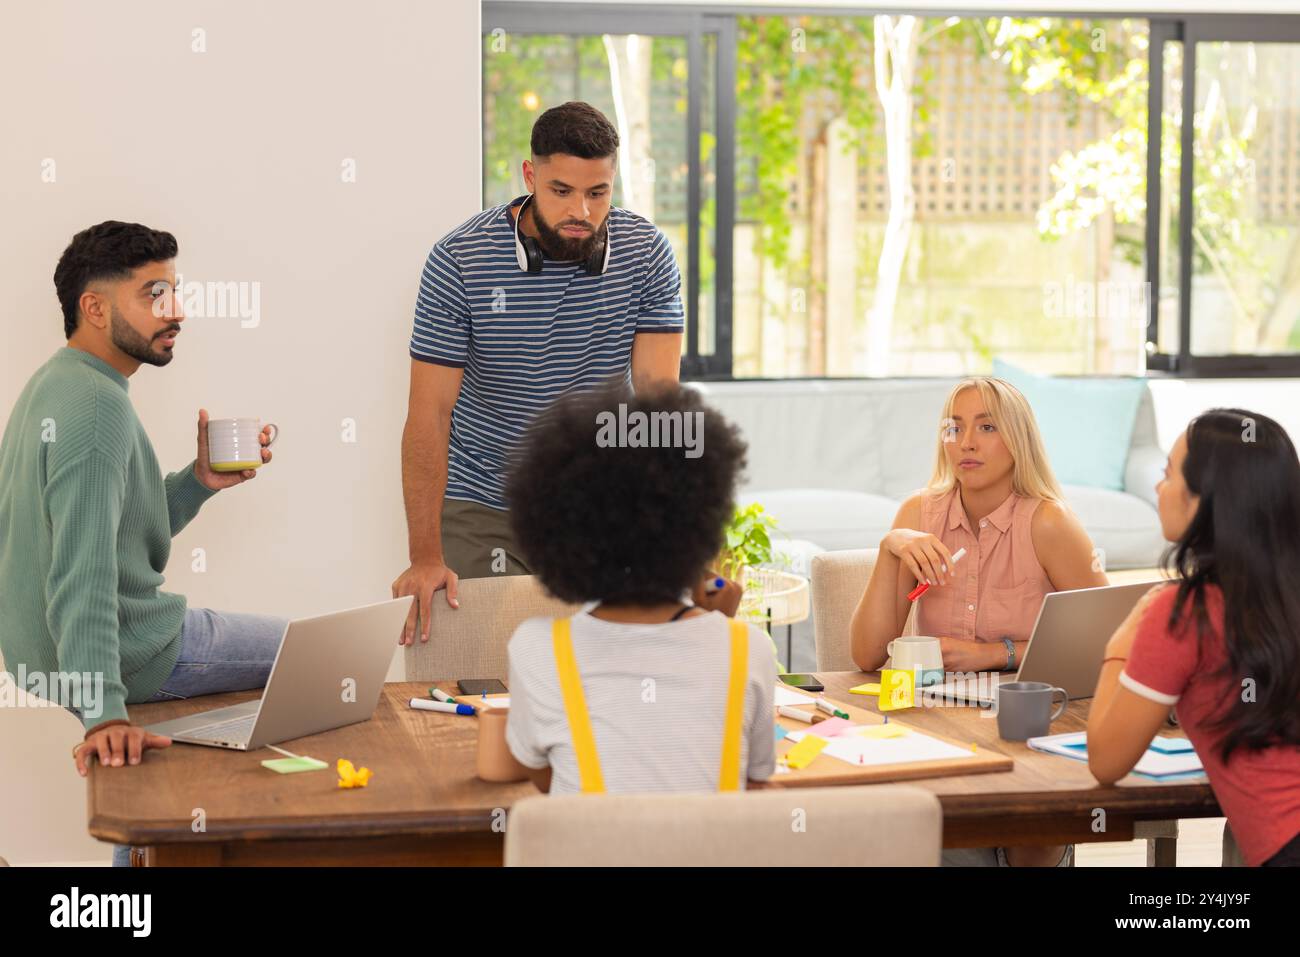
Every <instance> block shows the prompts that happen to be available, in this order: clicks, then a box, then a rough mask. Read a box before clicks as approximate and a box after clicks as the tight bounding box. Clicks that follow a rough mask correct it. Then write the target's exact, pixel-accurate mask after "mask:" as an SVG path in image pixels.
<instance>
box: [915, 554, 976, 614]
mask: <svg viewBox="0 0 1300 957" xmlns="http://www.w3.org/2000/svg"><path fill="white" fill-rule="evenodd" d="M965 556H966V549H964V548H959V549H957V550H956V551H955V552H953V553H952V562H951V564H953V565H956V564H957V563H958V562H959V561H961V560H962V559H963V558H964V557H965ZM943 570H944V571H947V570H948V567H947V566H945V567H944V569H943ZM929 590H930V583H929V582H921V584H919V585H917V586H916V587H915V588H913V589H912V590H911V591H910V592H908V593H907V600H908V601H916V600H917V599H918V598H920V597H921V596H922V595H924V594H925V593H926V592H928V591H929Z"/></svg>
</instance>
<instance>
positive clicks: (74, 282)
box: [54, 219, 176, 339]
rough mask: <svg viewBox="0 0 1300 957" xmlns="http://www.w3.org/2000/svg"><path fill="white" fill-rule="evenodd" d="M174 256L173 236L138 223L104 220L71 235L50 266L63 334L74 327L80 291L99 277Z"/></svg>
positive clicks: (121, 275)
mask: <svg viewBox="0 0 1300 957" xmlns="http://www.w3.org/2000/svg"><path fill="white" fill-rule="evenodd" d="M175 258H176V237H175V236H173V235H172V234H171V233H164V232H162V231H160V230H157V229H150V228H149V227H148V226H141V225H140V224H139V223H119V222H117V221H116V220H112V219H110V220H108V221H107V222H103V223H100V224H99V225H97V226H91V227H90V228H88V229H83V230H82V231H81V232H79V233H77V235H75V236H73V237H72V242H70V243H68V248H67V249H65V250H63V255H62V256H60V257H59V264H58V265H57V266H55V267H54V291H55V292H56V293H57V294H58V296H59V305H60V307H62V309H63V334H64V336H65V337H67V338H69V339H71V338H72V334H73V333H74V332H76V331H77V318H78V314H79V312H80V306H79V305H78V302H79V301H80V300H81V294H82V293H83V292H85V291H86V287H87V286H89V285H90V284H91V283H92V282H96V281H98V280H101V279H126V278H127V277H129V276H130V275H131V270H133V269H138V268H139V267H141V266H143V265H145V263H160V262H167V260H169V259H175Z"/></svg>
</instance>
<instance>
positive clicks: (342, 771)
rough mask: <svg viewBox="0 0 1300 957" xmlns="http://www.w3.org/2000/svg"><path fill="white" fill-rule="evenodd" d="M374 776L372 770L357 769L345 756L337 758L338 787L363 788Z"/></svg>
mask: <svg viewBox="0 0 1300 957" xmlns="http://www.w3.org/2000/svg"><path fill="white" fill-rule="evenodd" d="M374 776H375V775H374V772H373V771H371V770H370V769H369V768H362V769H361V770H360V771H358V770H357V769H356V768H354V767H353V766H352V762H351V761H349V760H348V759H347V758H339V787H341V788H363V787H365V786H366V785H367V784H369V783H370V779H371V778H373V777H374Z"/></svg>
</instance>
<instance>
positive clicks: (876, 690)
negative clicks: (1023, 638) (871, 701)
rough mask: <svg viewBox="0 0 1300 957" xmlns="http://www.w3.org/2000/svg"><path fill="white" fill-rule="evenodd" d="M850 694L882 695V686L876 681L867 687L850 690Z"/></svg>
mask: <svg viewBox="0 0 1300 957" xmlns="http://www.w3.org/2000/svg"><path fill="white" fill-rule="evenodd" d="M849 694H880V685H878V684H876V683H875V682H874V681H873V682H870V683H868V684H865V685H858V686H857V687H856V688H850V689H849Z"/></svg>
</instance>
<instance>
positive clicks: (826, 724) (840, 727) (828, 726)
mask: <svg viewBox="0 0 1300 957" xmlns="http://www.w3.org/2000/svg"><path fill="white" fill-rule="evenodd" d="M851 727H853V725H852V724H850V723H849V722H848V721H845V720H844V719H843V718H827V719H826V720H825V721H819V722H817V723H816V724H814V725H813V726H812V727H811V728H809V729H808V733H809V734H815V735H817V737H819V738H833V737H835V735H837V734H839V733H840V732H841V731H846V730H848V729H849V728H851Z"/></svg>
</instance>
